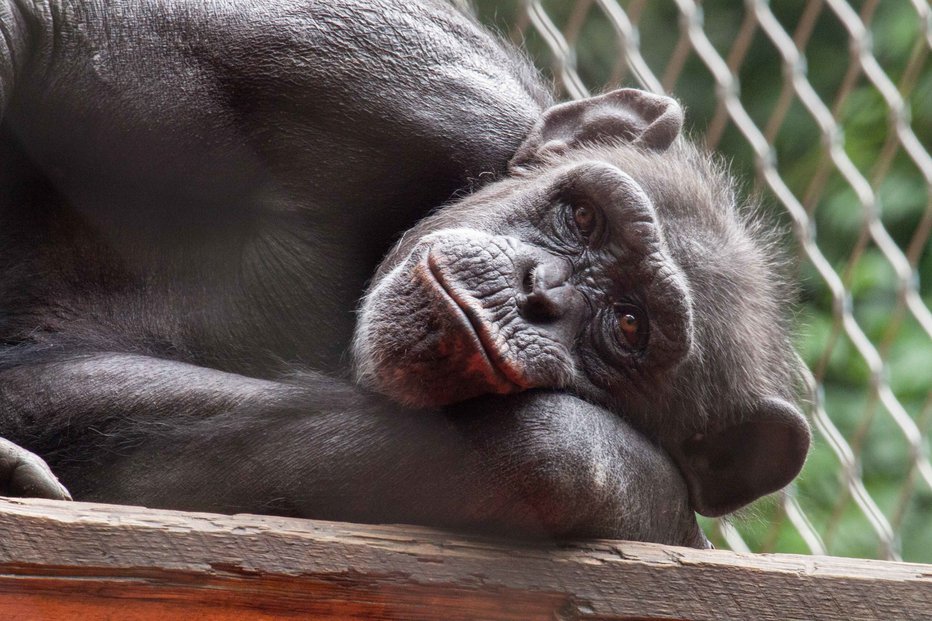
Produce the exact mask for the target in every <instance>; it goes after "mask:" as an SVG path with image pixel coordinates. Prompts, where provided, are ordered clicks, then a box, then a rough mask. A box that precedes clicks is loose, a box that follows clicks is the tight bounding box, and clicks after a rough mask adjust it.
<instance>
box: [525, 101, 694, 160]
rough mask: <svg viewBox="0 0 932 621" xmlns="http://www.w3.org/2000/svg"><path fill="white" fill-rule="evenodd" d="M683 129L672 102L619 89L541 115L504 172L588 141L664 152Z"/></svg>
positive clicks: (674, 102) (679, 115)
mask: <svg viewBox="0 0 932 621" xmlns="http://www.w3.org/2000/svg"><path fill="white" fill-rule="evenodd" d="M682 127H683V109H682V108H681V107H680V104H678V103H677V102H676V101H675V100H673V99H670V98H669V97H664V96H663V95H655V94H653V93H648V92H646V91H639V90H637V89H634V88H621V89H618V90H616V91H612V92H611V93H606V94H605V95H599V96H598V97H590V98H589V99H583V100H580V101H570V102H567V103H563V104H558V105H556V106H553V107H552V108H550V109H549V110H547V111H546V112H544V114H543V116H541V119H540V120H539V121H538V122H537V124H536V125H535V126H534V127H533V129H531V133H530V134H528V137H527V138H526V139H525V140H524V143H523V144H522V145H521V146H520V147H519V148H518V151H517V153H515V156H514V157H513V158H512V159H511V162H510V163H509V167H511V168H516V167H520V166H525V165H527V164H532V163H534V161H535V160H537V159H539V158H540V156H542V155H544V154H546V153H557V154H559V153H563V152H565V151H568V150H570V149H573V148H575V147H578V146H579V145H581V144H584V143H587V142H605V141H611V140H621V141H627V142H631V143H632V144H635V145H642V146H644V147H646V148H648V149H653V150H655V151H664V150H666V149H667V147H669V146H670V145H671V144H672V143H673V140H674V139H675V138H676V137H677V136H678V135H679V133H680V129H681V128H682Z"/></svg>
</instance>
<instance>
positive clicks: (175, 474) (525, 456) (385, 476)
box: [0, 354, 705, 545]
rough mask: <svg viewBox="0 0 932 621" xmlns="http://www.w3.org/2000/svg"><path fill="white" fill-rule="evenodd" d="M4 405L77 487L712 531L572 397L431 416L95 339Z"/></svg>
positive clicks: (83, 491)
mask: <svg viewBox="0 0 932 621" xmlns="http://www.w3.org/2000/svg"><path fill="white" fill-rule="evenodd" d="M0 411H2V412H6V413H9V412H17V413H18V420H17V421H16V422H17V423H18V424H17V425H11V426H10V428H12V429H18V433H17V434H16V435H18V436H20V437H19V438H17V437H15V436H14V437H12V438H11V439H14V440H19V441H20V442H21V443H26V439H27V438H29V439H32V441H33V442H35V444H28V446H29V448H30V449H32V450H35V451H36V452H38V453H39V454H42V455H43V456H44V457H46V459H47V460H48V462H49V463H50V464H51V466H52V469H53V470H54V471H55V472H56V473H57V474H58V475H59V476H60V477H61V478H62V481H63V482H64V483H65V484H66V485H67V486H69V488H70V489H71V491H72V493H73V494H74V496H75V498H77V499H81V500H96V501H105V502H118V503H135V504H145V505H150V506H158V507H169V508H178V509H189V510H209V511H225V512H237V511H247V512H268V511H274V512H276V513H284V514H292V515H297V516H303V517H314V518H322V519H337V520H353V521H368V522H414V523H423V524H431V525H441V526H450V527H457V528H466V529H474V530H480V531H482V532H492V533H502V534H517V535H523V536H603V537H620V538H629V539H645V540H651V541H660V542H667V543H674V544H682V545H703V544H704V541H705V540H704V539H703V538H702V536H701V534H700V532H699V530H698V528H697V526H696V522H695V518H694V516H693V513H692V511H691V510H690V509H689V507H688V500H687V493H686V488H685V485H684V484H683V482H682V479H681V478H680V475H679V473H678V472H677V471H676V469H675V467H674V466H673V465H672V463H671V462H670V460H669V459H668V458H667V457H666V456H665V454H663V453H662V452H661V451H659V450H657V449H656V448H655V447H653V446H652V445H651V444H650V443H648V442H647V441H646V440H645V439H644V438H643V437H641V436H640V435H639V434H637V433H635V432H634V431H633V430H631V429H630V428H629V427H628V426H627V425H626V424H625V423H623V422H622V421H621V419H620V418H619V417H617V416H614V415H612V414H610V413H608V412H607V411H605V410H602V409H600V408H597V407H595V406H592V405H590V404H587V403H584V402H582V401H580V400H578V399H576V398H574V397H571V396H568V395H561V394H556V393H544V392H541V393H526V394H522V395H517V396H514V397H506V398H501V397H496V398H491V397H490V398H485V399H480V400H474V401H471V402H467V403H464V404H461V405H459V406H457V408H456V409H454V410H450V411H446V412H444V413H441V414H440V415H438V413H437V412H431V411H420V412H417V411H411V410H406V409H403V408H401V407H400V406H397V405H395V404H392V403H390V402H388V401H386V400H384V399H382V398H380V397H377V396H373V395H369V394H365V393H362V392H360V391H359V390H358V389H357V388H355V387H353V386H351V385H348V384H344V383H342V382H340V381H337V380H333V379H330V378H325V377H323V376H320V375H318V374H308V375H304V376H301V377H299V378H296V379H295V381H294V382H292V383H279V382H270V381H263V380H255V379H250V378H247V377H242V376H238V375H234V374H229V373H224V372H220V371H216V370H212V369H206V368H201V367H197V366H194V365H189V364H184V363H178V362H172V361H166V360H160V359H155V358H148V357H145V356H137V355H125V354H93V355H84V356H80V357H74V358H70V359H58V360H46V361H42V362H37V363H36V364H33V365H25V364H20V365H18V366H17V367H16V368H13V369H10V370H7V371H5V372H3V373H2V374H0ZM36 439H39V440H38V441H36Z"/></svg>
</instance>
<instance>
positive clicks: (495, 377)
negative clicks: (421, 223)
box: [425, 251, 531, 394]
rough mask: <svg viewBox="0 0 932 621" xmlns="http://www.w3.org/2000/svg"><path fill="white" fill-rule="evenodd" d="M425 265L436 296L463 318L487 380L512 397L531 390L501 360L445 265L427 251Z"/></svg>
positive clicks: (463, 324)
mask: <svg viewBox="0 0 932 621" xmlns="http://www.w3.org/2000/svg"><path fill="white" fill-rule="evenodd" d="M425 263H426V264H427V271H428V272H429V273H430V275H431V276H432V277H433V280H434V283H435V284H436V285H437V287H436V288H435V289H436V292H437V294H438V295H439V296H441V297H442V298H443V299H444V300H445V301H446V303H447V305H448V306H449V307H450V309H451V312H452V313H455V314H456V316H457V317H458V318H459V319H460V321H459V322H458V323H459V325H460V327H461V328H462V330H463V332H465V333H467V335H468V336H469V337H470V340H471V341H472V343H473V346H474V347H475V350H476V354H477V355H478V357H480V358H481V359H482V361H483V362H484V366H486V367H487V369H486V370H487V373H486V378H487V381H488V383H489V384H490V386H492V387H493V388H494V390H495V392H497V393H500V394H510V393H515V392H521V391H523V390H527V389H528V388H531V385H530V384H529V383H528V382H527V380H526V379H525V378H524V374H522V373H521V372H520V371H519V370H517V369H514V368H512V365H510V364H508V363H507V362H506V361H504V360H502V358H501V356H500V355H498V348H497V347H496V345H495V341H494V339H493V337H492V335H491V334H490V332H489V327H488V325H487V324H486V322H485V321H483V320H482V318H481V317H479V316H478V315H477V312H476V310H475V309H474V308H473V307H472V305H471V304H470V303H469V300H468V298H466V297H465V296H464V295H463V293H462V292H460V291H458V289H457V287H455V286H453V285H451V284H450V282H449V280H448V278H447V277H446V275H445V274H444V269H443V266H442V265H441V264H440V263H439V262H438V260H437V257H436V256H435V255H434V253H432V252H430V251H428V252H427V256H426V257H425Z"/></svg>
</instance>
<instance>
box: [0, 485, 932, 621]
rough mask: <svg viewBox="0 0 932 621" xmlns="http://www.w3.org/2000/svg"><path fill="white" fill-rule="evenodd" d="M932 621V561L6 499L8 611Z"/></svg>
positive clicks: (1, 529) (3, 531)
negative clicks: (520, 538) (537, 539)
mask: <svg viewBox="0 0 932 621" xmlns="http://www.w3.org/2000/svg"><path fill="white" fill-rule="evenodd" d="M287 618H295V619H321V620H336V619H380V620H381V619H404V620H410V621H417V620H427V619H432V620H433V619H441V620H443V621H459V620H461V619H488V620H499V619H501V620H532V619H547V620H548V621H553V620H554V619H557V620H564V619H603V620H604V619H690V620H692V619H729V618H731V619H764V620H766V619H779V620H781V621H782V620H786V619H831V620H833V621H834V620H837V619H884V620H888V619H930V618H932V566H927V565H916V564H910V563H891V562H883V561H865V560H854V559H842V558H833V557H814V556H796V555H785V554H773V555H747V554H736V553H733V552H726V551H715V550H691V549H687V548H677V547H669V546H660V545H654V544H644V543H632V542H620V541H607V540H599V541H586V542H566V543H536V544H527V543H525V544H522V543H515V542H503V541H496V540H492V539H486V538H481V537H470V536H464V535H460V534H455V533H449V532H444V531H438V530H433V529H428V528H422V527H416V526H373V525H359V524H344V523H336V522H323V521H312V520H298V519H289V518H277V517H268V516H255V515H234V516H226V515H213V514H204V513H184V512H176V511H155V510H149V509H143V508H138V507H123V506H111V505H94V504H87V503H65V502H55V501H46V500H21V499H7V500H0V619H4V620H9V621H20V620H23V621H26V620H28V621H33V620H39V619H55V620H58V619H81V620H93V619H114V620H116V619H119V620H121V621H122V620H130V621H133V620H154V619H160V620H161V619H186V620H205V621H206V620H211V621H214V620H217V621H219V620H227V619H237V620H252V619H287Z"/></svg>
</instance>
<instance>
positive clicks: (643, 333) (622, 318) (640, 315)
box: [615, 304, 648, 349]
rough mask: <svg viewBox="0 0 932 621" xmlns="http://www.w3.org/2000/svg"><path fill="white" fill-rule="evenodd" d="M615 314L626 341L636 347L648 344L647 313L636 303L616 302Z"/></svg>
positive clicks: (642, 347)
mask: <svg viewBox="0 0 932 621" xmlns="http://www.w3.org/2000/svg"><path fill="white" fill-rule="evenodd" d="M615 316H616V317H617V318H618V328H619V330H620V332H621V337H622V339H624V342H625V343H627V344H628V345H629V346H631V347H633V348H634V349H644V347H645V346H646V345H647V328H648V324H647V315H646V314H645V313H644V311H643V310H641V309H640V308H638V307H637V306H635V305H634V304H615Z"/></svg>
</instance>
